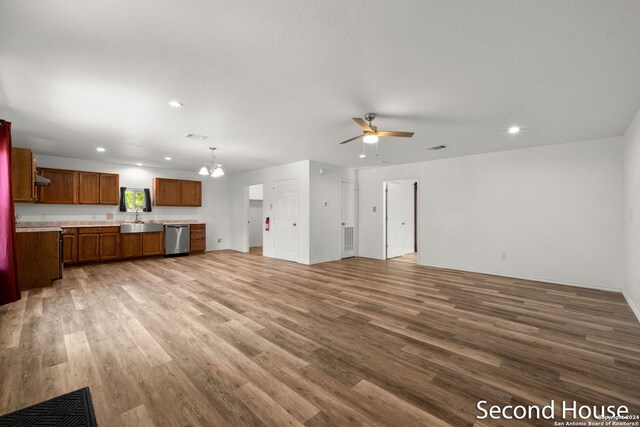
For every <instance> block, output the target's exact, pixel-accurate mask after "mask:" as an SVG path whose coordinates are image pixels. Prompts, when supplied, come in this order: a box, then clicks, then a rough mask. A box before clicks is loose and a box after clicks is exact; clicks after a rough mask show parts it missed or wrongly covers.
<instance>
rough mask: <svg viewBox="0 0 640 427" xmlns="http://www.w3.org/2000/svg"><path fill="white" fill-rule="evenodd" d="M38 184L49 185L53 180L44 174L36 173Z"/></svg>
mask: <svg viewBox="0 0 640 427" xmlns="http://www.w3.org/2000/svg"><path fill="white" fill-rule="evenodd" d="M35 184H36V185H44V186H47V185H49V184H51V180H50V179H49V178H45V177H44V176H40V175H36V182H35Z"/></svg>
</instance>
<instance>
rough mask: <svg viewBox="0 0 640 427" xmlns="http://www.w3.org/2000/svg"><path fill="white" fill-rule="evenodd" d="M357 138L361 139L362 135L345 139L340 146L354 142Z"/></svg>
mask: <svg viewBox="0 0 640 427" xmlns="http://www.w3.org/2000/svg"><path fill="white" fill-rule="evenodd" d="M358 138H362V135H358V136H354V137H353V138H351V139H347V140H346V141H342V142H341V143H340V144H346V143H347V142H351V141H354V140H356V139H358Z"/></svg>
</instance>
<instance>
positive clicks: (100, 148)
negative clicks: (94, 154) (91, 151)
mask: <svg viewBox="0 0 640 427" xmlns="http://www.w3.org/2000/svg"><path fill="white" fill-rule="evenodd" d="M96 151H99V152H101V153H104V152H105V151H107V150H105V149H104V148H102V147H98V148H96Z"/></svg>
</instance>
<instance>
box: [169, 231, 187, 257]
mask: <svg viewBox="0 0 640 427" xmlns="http://www.w3.org/2000/svg"><path fill="white" fill-rule="evenodd" d="M189 233H190V229H189V224H171V225H165V226H164V256H179V255H189V243H190V240H191V238H190V235H189Z"/></svg>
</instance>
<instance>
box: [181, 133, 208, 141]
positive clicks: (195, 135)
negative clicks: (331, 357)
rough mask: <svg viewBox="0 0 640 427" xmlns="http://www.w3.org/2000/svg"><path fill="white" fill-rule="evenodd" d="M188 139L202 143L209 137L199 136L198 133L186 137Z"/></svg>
mask: <svg viewBox="0 0 640 427" xmlns="http://www.w3.org/2000/svg"><path fill="white" fill-rule="evenodd" d="M185 136H186V137H187V138H191V139H197V140H199V141H202V140H204V139H207V137H206V136H205V135H198V134H197V133H188V134H186V135H185Z"/></svg>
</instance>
